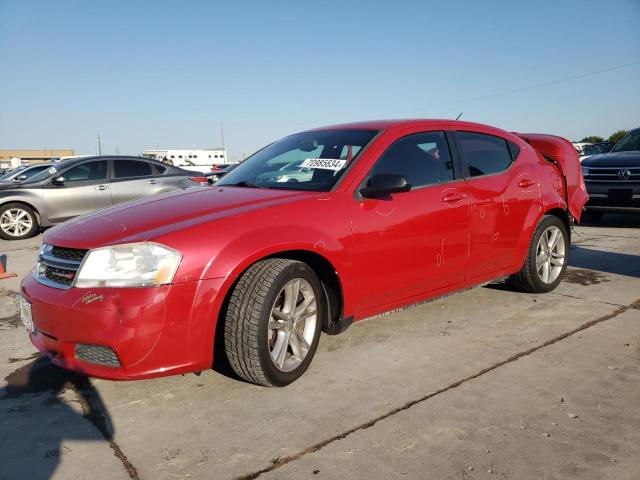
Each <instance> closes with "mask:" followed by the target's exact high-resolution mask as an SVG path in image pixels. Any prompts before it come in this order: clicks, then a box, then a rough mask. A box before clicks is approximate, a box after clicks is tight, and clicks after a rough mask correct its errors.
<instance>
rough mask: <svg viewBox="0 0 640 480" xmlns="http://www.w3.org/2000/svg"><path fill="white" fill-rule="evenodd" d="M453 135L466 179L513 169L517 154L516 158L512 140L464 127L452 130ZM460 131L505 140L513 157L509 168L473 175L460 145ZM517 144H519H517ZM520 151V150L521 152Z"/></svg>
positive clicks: (493, 174) (488, 175)
mask: <svg viewBox="0 0 640 480" xmlns="http://www.w3.org/2000/svg"><path fill="white" fill-rule="evenodd" d="M450 132H451V136H452V140H453V143H454V144H455V146H456V147H455V148H456V151H457V153H458V155H459V158H460V166H461V169H462V173H463V174H464V178H465V180H475V179H476V178H485V177H492V176H495V175H502V174H504V173H507V172H508V171H509V170H511V169H512V168H513V165H514V164H515V163H516V158H517V156H516V157H515V158H514V156H513V151H512V150H511V145H510V143H511V142H510V141H509V140H507V139H506V138H504V137H501V136H499V135H494V134H492V133H485V132H476V131H473V130H462V129H457V130H451V131H450ZM458 133H475V134H477V135H485V136H487V137H494V138H499V139H500V140H502V141H504V142H505V144H506V148H507V151H508V152H509V156H510V158H511V162H510V163H509V166H508V167H507V168H505V169H504V170H500V171H499V172H494V173H487V174H484V175H477V176H475V177H473V176H471V172H469V165H468V164H467V161H466V160H465V158H464V154H463V153H462V148H461V147H460V141H459V139H458V135H457V134H458ZM516 146H517V145H516ZM519 153H520V152H518V154H519Z"/></svg>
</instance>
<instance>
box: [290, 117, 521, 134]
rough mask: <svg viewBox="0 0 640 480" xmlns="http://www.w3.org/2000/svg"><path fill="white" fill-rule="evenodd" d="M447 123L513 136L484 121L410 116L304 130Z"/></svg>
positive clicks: (419, 125)
mask: <svg viewBox="0 0 640 480" xmlns="http://www.w3.org/2000/svg"><path fill="white" fill-rule="evenodd" d="M443 125H446V126H447V127H449V128H458V129H465V128H472V129H480V130H482V131H484V132H485V133H487V134H494V135H495V134H498V135H503V136H507V137H509V136H513V132H507V131H506V130H503V129H501V128H497V127H492V126H491V125H486V124H483V123H476V122H467V121H461V120H448V119H436V118H409V119H406V118H405V119H385V120H369V121H365V122H352V123H341V124H337V125H328V126H324V127H319V128H312V129H309V130H304V131H303V132H300V133H304V132H314V131H321V130H379V131H383V130H391V129H393V130H400V129H402V128H404V127H419V128H425V129H429V128H432V127H435V128H442V127H443Z"/></svg>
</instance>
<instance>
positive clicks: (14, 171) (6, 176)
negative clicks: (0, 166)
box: [0, 166, 27, 180]
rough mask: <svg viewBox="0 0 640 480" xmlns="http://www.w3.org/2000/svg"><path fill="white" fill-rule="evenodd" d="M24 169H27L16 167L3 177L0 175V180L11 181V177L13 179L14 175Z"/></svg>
mask: <svg viewBox="0 0 640 480" xmlns="http://www.w3.org/2000/svg"><path fill="white" fill-rule="evenodd" d="M25 168H27V167H26V166H23V167H16V168H14V169H13V170H9V171H8V172H6V173H5V174H4V175H0V180H11V179H12V178H13V177H15V176H16V175H19V174H20V172H21V171H22V170H24V169H25Z"/></svg>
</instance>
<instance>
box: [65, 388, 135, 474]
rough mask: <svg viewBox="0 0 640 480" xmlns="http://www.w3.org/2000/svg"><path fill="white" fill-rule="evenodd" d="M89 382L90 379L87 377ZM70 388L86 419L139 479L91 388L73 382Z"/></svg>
mask: <svg viewBox="0 0 640 480" xmlns="http://www.w3.org/2000/svg"><path fill="white" fill-rule="evenodd" d="M87 382H88V379H87ZM68 386H69V388H71V390H73V392H74V393H75V394H76V396H77V397H78V403H79V404H80V407H81V408H82V414H83V416H84V418H85V419H87V420H88V421H89V422H91V424H92V425H93V426H94V427H95V428H96V429H97V430H98V431H99V432H100V434H101V435H102V436H103V437H104V439H105V440H106V441H107V442H108V443H109V446H110V447H111V449H112V450H113V454H114V455H115V456H116V458H117V459H118V460H120V462H121V463H122V466H123V467H124V468H125V470H126V471H127V473H128V474H129V478H132V479H134V480H138V479H139V478H140V477H138V472H137V470H136V467H135V466H134V465H133V464H132V463H131V462H130V461H129V459H128V458H127V456H126V455H125V454H124V452H123V451H122V449H121V448H120V446H119V445H118V443H117V442H116V441H115V439H114V438H113V435H112V434H111V432H110V431H109V426H108V424H107V419H106V417H105V416H104V415H103V413H102V411H101V408H100V407H99V406H98V405H96V404H95V402H94V401H93V398H92V394H91V391H90V390H91V389H92V388H93V387H91V389H85V388H82V387H78V386H77V385H75V384H74V383H73V382H69V383H68Z"/></svg>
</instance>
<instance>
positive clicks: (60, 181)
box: [51, 177, 64, 186]
mask: <svg viewBox="0 0 640 480" xmlns="http://www.w3.org/2000/svg"><path fill="white" fill-rule="evenodd" d="M51 183H53V184H54V185H58V186H61V185H64V177H56V178H54V179H53V180H52V182H51Z"/></svg>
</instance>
